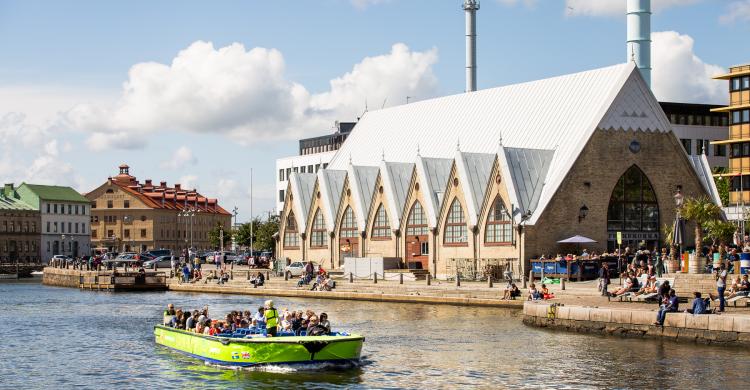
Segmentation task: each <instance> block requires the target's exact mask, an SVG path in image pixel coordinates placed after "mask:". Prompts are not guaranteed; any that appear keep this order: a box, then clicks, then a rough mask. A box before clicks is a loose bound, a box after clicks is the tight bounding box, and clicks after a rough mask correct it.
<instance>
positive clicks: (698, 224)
mask: <svg viewBox="0 0 750 390" xmlns="http://www.w3.org/2000/svg"><path fill="white" fill-rule="evenodd" d="M720 215H721V208H719V206H717V205H716V204H715V203H714V202H712V201H711V200H710V199H708V198H707V197H705V196H701V197H699V198H687V199H686V200H685V204H684V205H683V206H682V216H683V217H685V219H687V220H690V221H693V222H694V223H695V254H696V256H699V255H700V253H701V248H703V245H702V244H703V227H704V226H706V225H707V224H709V223H710V222H712V221H715V220H717V219H719V216H720Z"/></svg>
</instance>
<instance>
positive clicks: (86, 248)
mask: <svg viewBox="0 0 750 390" xmlns="http://www.w3.org/2000/svg"><path fill="white" fill-rule="evenodd" d="M18 194H19V196H20V197H21V199H22V200H23V201H24V202H25V203H27V204H29V205H31V207H33V208H34V209H36V210H39V214H40V216H41V228H40V230H41V232H42V237H41V238H42V241H41V250H40V252H41V257H42V261H43V262H45V263H47V262H49V260H50V259H51V258H52V256H54V255H66V256H69V257H73V258H76V257H81V256H88V255H90V254H91V233H90V229H89V223H90V219H89V211H90V210H89V201H88V199H86V198H85V197H84V196H83V195H81V194H80V193H79V192H78V191H76V190H74V189H73V188H71V187H64V186H48V185H40V184H27V183H23V184H21V185H20V186H19V187H18Z"/></svg>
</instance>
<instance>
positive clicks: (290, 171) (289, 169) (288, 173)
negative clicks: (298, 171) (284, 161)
mask: <svg viewBox="0 0 750 390" xmlns="http://www.w3.org/2000/svg"><path fill="white" fill-rule="evenodd" d="M291 173H292V168H287V169H286V178H287V179H289V175H290V174H291Z"/></svg>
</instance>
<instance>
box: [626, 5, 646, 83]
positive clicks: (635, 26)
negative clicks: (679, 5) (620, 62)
mask: <svg viewBox="0 0 750 390" xmlns="http://www.w3.org/2000/svg"><path fill="white" fill-rule="evenodd" d="M627 18H628V37H627V38H628V53H627V54H628V62H630V61H633V62H635V64H636V66H638V69H639V70H640V71H641V76H643V79H644V80H646V84H648V87H649V88H651V0H628V11H627Z"/></svg>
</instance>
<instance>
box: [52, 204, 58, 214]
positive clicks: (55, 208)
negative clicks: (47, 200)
mask: <svg viewBox="0 0 750 390" xmlns="http://www.w3.org/2000/svg"><path fill="white" fill-rule="evenodd" d="M53 210H54V211H55V214H57V203H55V205H54V208H53Z"/></svg>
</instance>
